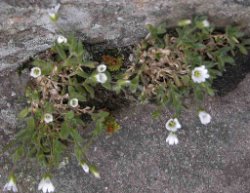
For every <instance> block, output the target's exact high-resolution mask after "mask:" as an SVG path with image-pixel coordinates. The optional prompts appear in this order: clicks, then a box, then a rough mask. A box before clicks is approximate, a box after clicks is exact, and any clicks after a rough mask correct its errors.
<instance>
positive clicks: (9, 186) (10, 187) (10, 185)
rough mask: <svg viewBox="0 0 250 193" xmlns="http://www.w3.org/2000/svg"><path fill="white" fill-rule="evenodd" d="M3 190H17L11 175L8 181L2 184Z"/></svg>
mask: <svg viewBox="0 0 250 193" xmlns="http://www.w3.org/2000/svg"><path fill="white" fill-rule="evenodd" d="M3 191H13V192H18V189H17V186H16V183H15V180H14V178H13V177H11V178H10V180H9V182H8V183H7V184H5V185H4V188H3Z"/></svg>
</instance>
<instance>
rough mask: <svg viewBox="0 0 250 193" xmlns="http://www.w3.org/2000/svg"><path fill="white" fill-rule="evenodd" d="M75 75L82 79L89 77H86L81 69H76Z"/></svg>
mask: <svg viewBox="0 0 250 193" xmlns="http://www.w3.org/2000/svg"><path fill="white" fill-rule="evenodd" d="M76 74H77V75H78V76H81V77H82V78H88V77H89V76H90V75H88V74H87V73H86V72H84V71H83V70H81V69H78V70H77V71H76Z"/></svg>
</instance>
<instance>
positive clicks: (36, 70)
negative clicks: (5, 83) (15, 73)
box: [30, 67, 42, 78]
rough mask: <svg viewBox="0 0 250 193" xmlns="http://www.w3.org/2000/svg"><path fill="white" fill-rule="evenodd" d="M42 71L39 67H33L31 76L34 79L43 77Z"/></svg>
mask: <svg viewBox="0 0 250 193" xmlns="http://www.w3.org/2000/svg"><path fill="white" fill-rule="evenodd" d="M41 74H42V71H41V69H40V68H39V67H33V68H32V69H31V71H30V76H32V77H33V78H37V77H39V76H41Z"/></svg>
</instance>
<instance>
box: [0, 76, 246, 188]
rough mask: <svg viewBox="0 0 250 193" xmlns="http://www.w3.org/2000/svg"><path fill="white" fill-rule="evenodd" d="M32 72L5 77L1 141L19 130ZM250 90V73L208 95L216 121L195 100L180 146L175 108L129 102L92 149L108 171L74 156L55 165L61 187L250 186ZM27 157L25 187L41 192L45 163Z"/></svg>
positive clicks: (4, 170)
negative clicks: (156, 114)
mask: <svg viewBox="0 0 250 193" xmlns="http://www.w3.org/2000/svg"><path fill="white" fill-rule="evenodd" d="M26 79H27V78H26V76H25V75H24V76H22V77H18V76H17V75H16V74H15V73H10V74H8V75H7V76H1V77H0V81H1V88H0V96H1V97H4V96H5V97H6V98H5V99H3V98H2V99H1V101H0V109H1V113H0V121H1V128H0V131H1V133H0V134H1V135H0V137H1V143H0V149H2V147H3V145H4V144H6V142H7V141H9V139H10V138H12V137H13V135H14V131H15V130H16V127H17V125H16V124H17V122H16V118H15V114H16V113H15V111H16V110H18V109H20V105H21V104H20V99H19V96H20V95H21V93H22V91H23V87H24V85H25V82H26ZM14 82H15V83H14ZM16 82H18V84H16ZM21 83H22V84H21ZM13 92H15V93H16V95H14V94H13ZM249 93H250V74H248V75H247V76H246V78H245V79H244V80H243V81H242V82H241V83H240V84H239V85H238V87H237V88H236V89H235V90H233V91H232V92H230V93H229V94H227V95H226V96H224V97H219V96H217V97H215V98H207V99H206V100H205V102H204V106H205V107H206V109H207V111H209V112H210V113H211V115H212V117H213V120H212V123H211V124H210V125H208V126H202V125H201V124H200V122H199V120H198V118H197V117H194V115H195V113H196V111H195V109H194V108H191V109H189V110H187V111H185V112H184V113H183V115H182V118H181V119H180V120H181V123H182V125H183V128H182V129H181V131H180V132H179V139H180V144H179V145H177V146H174V147H170V146H169V145H167V144H166V142H165V139H166V137H167V135H168V132H167V131H166V129H165V128H164V124H165V122H166V120H167V119H168V118H169V113H168V111H167V110H166V111H165V112H164V114H163V116H162V117H161V118H160V119H159V120H153V119H152V118H151V115H150V113H151V112H152V111H153V110H154V109H155V106H154V105H144V106H143V105H134V106H133V105H131V106H130V107H128V108H124V109H122V110H121V111H120V112H118V113H117V114H116V117H117V118H118V120H119V122H120V124H121V125H122V129H121V131H120V132H118V133H117V134H114V135H112V136H101V137H100V138H99V139H97V140H96V143H95V144H94V146H93V147H92V148H91V149H90V150H89V152H88V157H89V158H90V160H91V161H92V162H93V163H95V164H96V165H97V166H98V167H99V170H100V173H101V179H95V178H94V177H92V176H90V175H87V174H85V173H84V172H83V171H82V169H81V168H80V166H79V165H78V163H77V162H76V161H75V160H74V159H73V158H72V160H70V164H67V165H66V166H64V167H62V168H61V169H58V170H55V176H54V178H53V183H54V184H55V186H56V190H57V192H60V193H105V192H108V193H249V192H250V128H249V124H250V95H249ZM8 103H9V104H8ZM70 159H71V158H70ZM9 161H10V157H9V154H5V156H1V157H0V170H1V176H0V187H3V185H4V183H5V182H6V180H7V179H6V178H7V175H8V172H9V171H10V168H11V167H10V166H11V164H10V163H9ZM21 165H22V167H20V168H17V176H18V178H17V179H18V186H19V190H20V191H19V192H21V193H34V192H37V191H36V189H37V184H38V182H39V180H40V176H41V171H40V170H39V168H38V167H37V166H36V165H35V164H34V165H30V164H28V165H27V164H25V162H24V163H23V164H21ZM19 172H20V173H19ZM0 192H1V190H0Z"/></svg>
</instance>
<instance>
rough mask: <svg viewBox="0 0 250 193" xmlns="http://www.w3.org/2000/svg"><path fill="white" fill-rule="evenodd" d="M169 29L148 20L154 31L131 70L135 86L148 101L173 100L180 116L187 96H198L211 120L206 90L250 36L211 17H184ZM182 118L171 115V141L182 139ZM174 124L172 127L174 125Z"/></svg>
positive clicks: (169, 103) (162, 103)
mask: <svg viewBox="0 0 250 193" xmlns="http://www.w3.org/2000/svg"><path fill="white" fill-rule="evenodd" d="M178 26H179V27H177V28H176V29H175V30H170V31H169V33H168V31H167V29H166V27H165V25H160V26H159V27H153V26H151V25H148V29H149V31H150V33H149V35H148V36H147V37H146V38H145V39H144V40H143V41H142V42H141V43H140V44H139V45H138V46H137V48H136V50H135V57H133V58H134V60H133V64H132V66H131V67H130V69H128V70H127V76H128V77H130V79H131V87H132V88H134V90H133V92H134V93H136V94H138V96H139V99H140V100H141V101H143V102H148V101H155V102H156V103H157V104H159V110H157V111H155V112H154V113H153V116H155V117H157V116H158V115H159V114H160V109H161V107H165V106H168V107H170V108H172V110H173V111H174V115H173V117H179V116H180V113H181V111H182V109H183V108H184V107H185V106H187V105H186V104H184V102H185V98H187V97H190V96H193V98H194V99H195V101H196V102H197V104H198V105H197V112H199V113H198V114H199V118H200V121H201V123H202V124H204V125H206V124H208V123H209V122H210V121H211V116H210V115H209V114H208V113H206V112H205V111H200V109H203V107H202V106H201V101H202V99H203V97H204V95H206V94H208V95H211V96H213V95H214V94H215V91H214V89H213V88H212V83H213V80H214V79H215V78H216V77H217V76H221V75H222V73H223V71H224V70H225V65H226V64H234V63H235V61H234V56H235V54H236V53H237V52H238V51H239V52H241V53H242V54H247V48H246V46H248V45H249V40H246V39H243V33H241V32H240V31H239V29H238V28H236V27H231V26H228V27H227V28H226V29H225V31H224V32H218V31H216V30H215V28H214V26H213V25H211V24H210V22H209V21H208V20H207V19H206V18H205V17H196V18H194V19H193V20H189V19H185V20H181V21H180V22H178ZM177 126H180V124H179V122H178V120H177V119H176V118H175V119H170V120H169V121H168V122H167V123H166V128H167V129H168V130H169V131H170V132H171V133H170V135H169V136H168V138H167V139H166V141H167V143H169V144H170V145H173V144H177V143H178V139H177V136H176V135H175V133H176V130H177ZM171 128H172V129H171Z"/></svg>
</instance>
